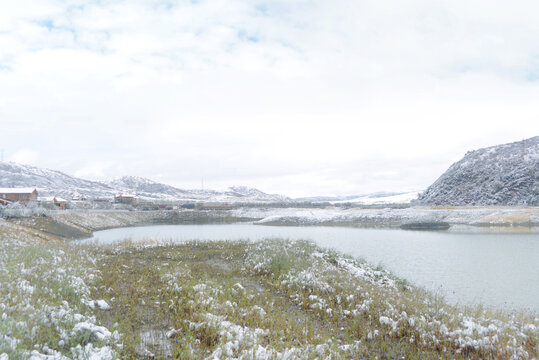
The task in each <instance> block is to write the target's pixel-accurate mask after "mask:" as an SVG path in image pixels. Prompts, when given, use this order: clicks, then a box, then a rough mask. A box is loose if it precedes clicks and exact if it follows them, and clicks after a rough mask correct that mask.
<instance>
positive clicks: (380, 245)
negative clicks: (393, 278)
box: [87, 224, 539, 311]
mask: <svg viewBox="0 0 539 360" xmlns="http://www.w3.org/2000/svg"><path fill="white" fill-rule="evenodd" d="M472 229H473V231H470V230H472ZM485 230H487V231H477V228H471V229H465V228H461V229H459V228H456V229H453V230H452V231H407V230H395V229H361V228H345V227H293V226H290V227H286V226H257V225H252V224H230V225H162V226H148V227H136V228H122V229H112V230H105V231H99V232H96V233H95V235H94V238H92V239H90V240H87V241H90V242H92V241H95V242H98V243H100V244H113V243H115V242H119V241H122V240H125V239H126V238H130V239H132V240H133V241H140V240H150V239H151V240H158V241H172V242H174V241H187V240H193V239H198V240H239V239H245V240H252V241H256V240H263V239H268V238H285V239H292V240H296V239H305V240H312V241H314V242H316V243H317V244H319V245H321V246H323V247H330V248H334V249H337V250H339V251H342V252H344V253H347V254H350V255H353V256H356V257H362V258H364V259H365V260H367V261H368V262H370V263H372V264H382V265H383V266H384V267H385V268H387V269H389V270H391V271H392V272H393V273H395V274H396V275H398V276H400V277H403V278H405V279H408V280H409V281H411V282H413V283H415V284H416V285H419V286H423V287H425V288H427V289H429V290H431V291H435V292H439V293H441V294H444V295H445V296H446V298H447V300H448V301H450V302H451V303H464V304H477V303H481V304H486V305H491V306H496V307H500V308H505V309H513V308H516V309H531V310H533V311H539V300H538V299H539V261H538V260H539V234H538V233H536V232H535V233H534V232H532V233H520V232H515V233H510V232H496V231H491V229H485Z"/></svg>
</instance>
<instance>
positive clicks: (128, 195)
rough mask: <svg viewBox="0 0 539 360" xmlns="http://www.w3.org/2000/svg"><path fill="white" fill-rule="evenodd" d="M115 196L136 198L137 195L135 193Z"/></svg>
mask: <svg viewBox="0 0 539 360" xmlns="http://www.w3.org/2000/svg"><path fill="white" fill-rule="evenodd" d="M115 197H117V198H119V197H124V198H134V197H136V196H135V195H133V194H118V195H116V196H115Z"/></svg>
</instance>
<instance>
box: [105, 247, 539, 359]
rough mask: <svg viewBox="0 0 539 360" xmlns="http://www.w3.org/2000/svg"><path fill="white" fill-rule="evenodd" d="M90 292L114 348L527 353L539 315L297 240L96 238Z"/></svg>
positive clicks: (390, 354)
mask: <svg viewBox="0 0 539 360" xmlns="http://www.w3.org/2000/svg"><path fill="white" fill-rule="evenodd" d="M103 251H104V254H103V256H101V257H100V260H99V262H98V265H97V267H98V268H99V269H100V271H101V272H102V276H101V278H100V282H99V283H98V284H97V285H98V286H97V293H96V296H95V297H98V298H104V299H105V300H106V301H107V302H108V303H109V304H110V306H111V309H110V311H107V312H101V317H99V319H100V320H101V321H102V322H104V323H106V324H108V323H117V324H118V329H120V331H121V332H122V334H123V338H122V339H123V347H122V348H121V349H118V351H119V354H120V356H121V358H140V357H143V356H146V355H148V354H153V355H154V356H155V357H156V358H166V357H177V358H182V359H201V358H204V359H215V358H218V359H238V358H239V359H280V358H288V359H318V358H328V357H329V358H355V359H359V358H361V357H362V356H363V357H364V358H374V357H376V356H377V357H378V358H398V357H405V358H433V359H438V358H466V359H468V358H475V359H483V358H504V359H505V358H515V359H531V358H534V357H536V356H537V345H536V341H537V326H539V319H536V318H533V317H531V316H529V315H525V314H504V313H491V312H489V311H488V310H484V309H480V308H478V309H463V308H455V307H451V306H449V305H447V304H445V303H444V302H443V301H442V300H441V299H438V298H436V297H433V296H431V295H429V294H427V293H426V292H424V291H422V290H421V289H416V288H413V287H411V286H410V285H409V284H407V283H406V282H405V281H403V280H399V279H396V278H394V277H393V276H391V274H389V273H388V272H386V271H385V270H383V269H380V268H373V267H371V266H369V265H368V264H365V263H364V262H361V261H359V260H357V259H353V258H350V257H346V256H343V255H342V254H339V253H337V252H334V251H330V250H325V249H320V248H318V247H316V246H315V245H313V244H311V243H307V242H301V241H300V242H290V241H284V240H267V241H262V242H257V243H249V242H210V243H208V242H192V243H187V244H182V245H177V244H176V245H172V244H169V245H166V244H165V245H159V244H155V243H146V244H137V245H135V244H132V243H129V242H127V243H125V244H124V245H123V246H116V247H110V248H105V249H104V250H103Z"/></svg>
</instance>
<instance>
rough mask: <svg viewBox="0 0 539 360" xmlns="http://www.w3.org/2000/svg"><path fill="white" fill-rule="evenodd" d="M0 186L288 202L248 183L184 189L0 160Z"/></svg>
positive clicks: (77, 193) (69, 194)
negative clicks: (97, 178)
mask: <svg viewBox="0 0 539 360" xmlns="http://www.w3.org/2000/svg"><path fill="white" fill-rule="evenodd" d="M0 187H36V188H38V190H39V192H40V195H54V196H61V197H64V198H67V199H73V198H81V197H87V198H104V197H109V198H112V196H114V195H115V194H118V193H130V194H134V195H136V196H137V197H139V198H141V199H146V200H165V201H201V202H245V203H254V202H261V203H263V202H266V203H267V202H288V201H291V200H290V199H289V198H288V197H286V196H283V195H273V194H266V193H264V192H262V191H260V190H258V189H254V188H250V187H246V186H234V187H230V188H228V189H227V190H225V191H216V190H184V189H178V188H176V187H173V186H170V185H166V184H161V183H158V182H155V181H153V180H149V179H145V178H142V177H137V176H123V177H121V178H117V179H113V180H109V181H105V182H99V181H90V180H84V179H80V178H77V177H74V176H71V175H68V174H65V173H63V172H61V171H57V170H50V169H43V168H39V167H35V166H30V165H22V164H17V163H13V162H0Z"/></svg>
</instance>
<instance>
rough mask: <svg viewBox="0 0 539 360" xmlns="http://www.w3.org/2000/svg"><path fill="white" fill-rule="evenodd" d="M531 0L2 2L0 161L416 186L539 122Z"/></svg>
mask: <svg viewBox="0 0 539 360" xmlns="http://www.w3.org/2000/svg"><path fill="white" fill-rule="evenodd" d="M538 14H539V2H538V1H536V0H530V1H523V0H512V1H500V2H492V1H486V0H485V1H481V0H478V1H459V0H451V1H436V0H434V1H432V0H408V1H398V0H394V1H385V0H372V1H363V0H357V1H353V0H318V1H301V0H283V1H280V0H277V1H257V0H226V1H225V0H207V1H206V0H200V1H197V0H191V1H184V0H181V1H174V0H164V1H160V0H128V1H127V0H126V1H115V0H98V1H81V0H62V1H60V0H58V1H56V0H17V1H9V0H0V125H1V126H0V129H1V132H0V133H1V137H2V139H1V144H0V147H1V148H3V149H4V160H11V161H16V162H20V163H25V164H31V165H36V166H41V167H47V168H52V169H57V170H61V171H64V172H67V173H69V174H71V175H75V176H80V177H83V178H87V179H104V178H109V177H116V176H121V175H137V176H143V177H147V178H150V179H153V180H156V181H159V182H164V183H168V184H171V185H175V186H178V187H181V188H200V186H201V178H204V185H205V187H207V188H216V189H220V188H224V187H226V186H230V185H247V186H254V187H257V188H259V189H261V190H263V191H266V192H271V193H282V194H285V195H289V196H306V195H342V194H360V193H367V192H374V191H409V190H421V189H425V188H426V187H427V186H428V185H430V184H431V183H432V182H433V181H434V180H435V179H436V178H437V177H438V176H439V175H441V173H442V172H443V171H445V170H446V169H447V168H448V167H449V166H450V165H451V164H452V163H453V162H455V161H457V160H459V159H460V158H461V157H462V156H463V155H464V154H465V153H466V151H468V150H472V149H477V148H481V147H485V146H491V145H496V144H500V143H505V142H512V141H518V140H522V139H524V138H529V137H532V136H535V135H539V21H537V16H538Z"/></svg>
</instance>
